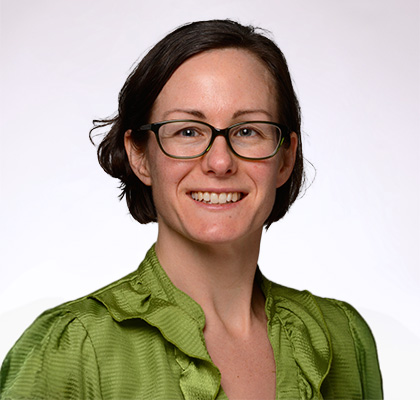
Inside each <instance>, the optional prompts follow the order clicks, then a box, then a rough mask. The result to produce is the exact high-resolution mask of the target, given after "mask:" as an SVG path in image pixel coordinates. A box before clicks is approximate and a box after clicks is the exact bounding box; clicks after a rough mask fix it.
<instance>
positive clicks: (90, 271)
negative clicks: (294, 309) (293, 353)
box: [0, 0, 420, 399]
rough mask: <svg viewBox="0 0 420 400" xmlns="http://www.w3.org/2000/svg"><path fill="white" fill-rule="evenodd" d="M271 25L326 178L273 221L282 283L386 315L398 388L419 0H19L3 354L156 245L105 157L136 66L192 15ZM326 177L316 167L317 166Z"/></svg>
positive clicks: (9, 10)
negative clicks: (95, 141) (49, 314)
mask: <svg viewBox="0 0 420 400" xmlns="http://www.w3.org/2000/svg"><path fill="white" fill-rule="evenodd" d="M227 17H228V18H231V19H235V20H238V21H240V22H242V23H245V24H248V23H251V24H255V25H259V26H262V27H264V28H266V29H268V30H270V31H271V32H272V34H273V37H274V38H275V40H276V41H277V43H278V45H279V46H280V48H281V49H282V50H283V52H284V53H285V55H286V58H287V59H288V62H289V66H290V69H291V73H292V77H293V80H294V82H295V85H296V90H297V93H298V96H299V98H300V101H301V106H302V112H303V131H304V152H305V155H306V158H307V159H309V160H310V161H311V162H312V163H313V164H314V165H315V167H316V170H317V176H316V179H315V181H314V183H313V184H312V186H311V187H310V188H309V189H308V190H307V192H306V194H305V196H304V197H303V198H301V199H300V200H298V201H297V203H296V204H295V205H294V206H293V208H292V209H291V211H290V213H289V214H288V215H287V216H286V217H285V218H284V219H283V220H282V221H280V222H279V223H277V224H275V225H273V226H272V227H271V228H270V229H269V231H268V232H267V233H266V234H264V237H263V243H262V254H261V257H260V266H261V269H262V270H263V272H264V273H265V275H266V276H268V277H269V278H271V279H272V280H275V281H277V282H279V283H281V284H283V285H286V286H291V287H295V288H298V289H309V290H311V291H312V292H313V293H315V294H318V295H322V296H326V297H334V298H338V299H342V300H346V301H348V302H349V303H351V304H352V305H354V306H355V307H356V308H357V309H358V310H359V311H360V312H361V313H362V315H363V316H364V317H365V319H366V320H367V321H368V323H369V324H370V326H371V328H372V330H373V332H374V334H375V337H376V340H377V345H378V348H379V357H380V363H381V367H382V372H383V378H384V388H385V394H386V397H387V398H388V399H408V398H413V396H414V393H413V392H412V390H416V389H414V388H415V386H416V385H415V382H417V380H418V372H419V370H418V360H419V359H420V347H419V341H420V329H419V327H420V321H419V320H420V317H419V315H420V313H419V311H418V307H419V305H420V304H419V298H420V296H419V292H420V272H419V268H420V253H419V252H420V250H419V248H420V232H419V231H420V216H419V202H420V199H419V171H420V167H419V159H420V154H419V150H420V143H419V136H420V130H419V125H420V123H419V115H420V43H419V42H420V39H419V24H420V13H419V3H418V1H417V0H405V1H397V0H370V1H365V0H356V1H355V0H352V1H344V0H343V1H337V0H318V1H311V0H307V1H304V0H294V1H278V0H277V1H274V0H272V1H270V0H259V1H256V0H252V1H251V0H249V1H245V0H237V1H226V0H212V1H207V2H198V1H196V0H177V1H171V0H161V1H154V2H153V1H151V2H149V1H147V2H146V1H140V0H139V1H134V0H125V1H110V0H102V1H82V0H71V1H70V0H68V1H59V0H37V1H32V0H3V1H2V2H1V36H0V39H1V107H0V109H1V143H0V151H1V158H0V162H1V168H0V171H1V186H0V190H1V205H0V214H1V237H0V243H1V246H2V248H1V253H0V254H1V261H0V268H1V275H0V276H1V278H0V279H1V282H0V325H1V329H0V339H1V340H0V359H3V358H4V356H5V355H6V352H7V350H8V349H9V348H10V347H11V346H12V345H13V343H14V342H15V340H16V339H17V338H18V337H19V335H20V334H21V333H22V332H23V330H24V329H25V328H26V327H27V326H28V325H29V324H30V323H31V322H32V321H33V319H34V318H35V317H36V316H37V315H38V314H39V313H41V312H42V311H43V310H45V309H46V308H48V307H52V306H54V305H57V304H59V303H61V302H63V301H66V300H70V299H74V298H77V297H79V296H82V295H85V294H87V293H89V292H91V291H93V290H95V289H97V288H99V287H101V286H104V285H106V284H107V283H110V282H111V281H113V280H115V279H118V278H120V277H121V276H123V275H125V274H126V273H129V272H131V271H132V270H134V269H135V268H136V267H137V265H138V263H139V262H140V261H141V260H142V258H143V256H144V254H145V252H146V250H147V249H148V248H149V246H150V245H151V244H152V243H153V242H154V240H155V237H156V226H153V225H150V226H141V225H139V224H138V223H136V222H135V221H134V220H133V219H132V218H131V217H130V216H129V215H128V212H127V208H126V205H125V202H121V203H120V202H118V200H117V195H118V193H119V191H118V189H117V186H118V182H117V181H115V180H113V179H112V178H110V177H108V176H107V175H106V174H105V173H104V172H103V171H102V170H101V169H100V167H99V165H98V164H97V161H96V153H95V148H94V147H93V146H92V145H91V144H90V143H89V140H88V131H89V129H90V127H91V121H92V119H94V118H97V117H105V116H108V115H110V114H112V113H113V112H114V111H115V110H116V108H117V95H118V92H119V90H120V88H121V86H122V84H123V83H124V81H125V79H126V77H127V75H128V73H129V72H130V70H131V68H132V66H133V64H134V63H135V62H136V61H137V60H138V59H139V58H140V57H141V56H143V55H144V54H145V52H146V51H147V49H149V48H150V47H151V46H152V45H153V44H155V43H156V42H157V40H159V39H160V38H162V37H163V36H164V35H165V34H166V33H168V32H169V31H171V30H172V29H173V28H175V27H177V26H178V25H180V24H182V23H185V22H189V21H193V20H200V19H212V18H227ZM308 173H309V175H310V176H311V177H313V175H314V170H313V168H311V167H310V166H309V167H308Z"/></svg>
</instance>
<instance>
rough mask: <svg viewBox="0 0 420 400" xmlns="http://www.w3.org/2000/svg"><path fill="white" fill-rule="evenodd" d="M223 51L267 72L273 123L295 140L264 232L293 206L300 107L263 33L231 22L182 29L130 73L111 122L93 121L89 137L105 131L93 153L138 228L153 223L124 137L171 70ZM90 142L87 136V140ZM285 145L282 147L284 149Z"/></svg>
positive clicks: (139, 138)
mask: <svg viewBox="0 0 420 400" xmlns="http://www.w3.org/2000/svg"><path fill="white" fill-rule="evenodd" d="M223 48H235V49H244V50H247V51H249V52H251V53H252V54H254V55H255V56H257V57H258V58H259V59H260V60H261V61H262V62H263V64H265V65H266V66H267V68H268V70H269V71H270V72H271V74H272V76H273V78H274V82H275V83H276V86H277V88H276V89H277V93H278V96H277V99H276V101H278V103H279V115H278V121H276V122H278V123H281V124H284V125H286V126H287V127H288V128H290V129H291V130H292V131H293V132H295V133H296V134H297V136H298V147H297V153H296V161H295V165H294V168H293V171H292V174H291V176H290V178H289V179H288V180H287V182H286V183H285V184H284V185H282V186H281V187H279V188H278V189H277V193H276V198H275V202H274V206H273V209H272V211H271V213H270V215H269V217H268V218H267V220H266V221H265V226H266V227H268V226H270V225H271V224H272V223H273V222H275V221H278V220H279V219H280V218H282V217H283V216H284V215H285V214H286V212H287V211H288V210H289V208H290V206H291V205H292V203H293V202H294V201H295V200H296V198H297V196H298V194H299V192H300V190H301V187H302V184H303V177H304V170H303V156H302V142H301V128H300V125H301V117H300V107H299V102H298V100H297V97H296V94H295V92H294V89H293V85H292V81H291V78H290V74H289V70H288V67H287V63H286V59H285V57H284V55H283V53H282V52H281V51H280V49H279V48H278V47H277V45H276V44H275V43H274V42H273V41H272V40H271V39H269V38H268V37H267V36H266V31H264V30H262V29H260V28H255V27H253V26H244V25H241V24H239V23H238V22H234V21H231V20H210V21H199V22H193V23H189V24H186V25H183V26H181V27H179V28H177V29H176V30H174V31H173V32H171V33H169V34H168V35H167V36H166V37H165V38H163V39H162V40H161V41H160V42H159V43H157V44H156V45H155V46H154V47H153V48H152V49H151V50H150V51H149V52H148V53H147V55H146V56H145V57H144V58H143V59H142V60H141V61H140V63H139V64H138V65H137V66H136V67H135V69H134V70H133V71H132V73H131V74H130V75H129V77H128V78H127V80H126V82H125V83H124V86H123V87H122V89H121V91H120V94H119V106H118V112H117V114H116V115H115V116H114V117H110V118H107V119H101V120H94V121H93V123H94V127H93V128H92V130H91V132H90V135H92V131H93V130H94V129H96V128H100V127H102V128H103V127H110V129H109V131H108V133H107V134H106V135H105V137H104V138H103V140H102V141H101V143H100V144H99V147H98V160H99V163H100V165H101V166H102V168H103V169H104V170H105V171H106V172H107V173H108V174H110V175H111V176H113V177H114V178H118V179H119V180H120V182H121V185H120V188H121V194H120V199H122V198H123V197H124V196H125V197H126V200H127V205H128V209H129V211H130V213H131V215H132V216H133V217H134V218H135V219H136V220H137V221H138V222H140V223H142V224H146V223H148V222H153V221H157V214H156V209H155V205H154V202H153V196H152V188H151V187H150V186H147V185H145V184H143V182H141V180H140V179H138V177H137V176H136V175H135V174H134V172H133V171H132V169H131V167H130V164H129V161H128V157H127V154H126V151H125V148H124V135H125V132H126V131H127V130H129V129H136V128H138V127H140V126H141V125H143V124H146V123H149V122H155V121H149V117H150V113H151V110H152V107H153V105H154V103H155V100H156V98H157V96H158V95H159V93H160V92H161V90H162V88H163V87H164V85H165V84H166V82H167V81H168V80H169V78H170V77H171V75H172V74H173V73H174V72H175V70H176V69H177V68H178V67H179V66H180V65H181V64H182V63H184V62H185V61H186V60H187V59H189V58H191V57H193V56H194V55H196V54H199V53H202V52H205V51H209V50H215V49H223ZM91 137H92V136H91ZM132 137H133V136H132ZM147 137H148V135H136V138H135V139H133V140H135V144H136V145H138V146H140V147H141V146H144V145H146V141H147ZM289 145H290V143H287V142H286V143H284V146H286V147H287V146H289Z"/></svg>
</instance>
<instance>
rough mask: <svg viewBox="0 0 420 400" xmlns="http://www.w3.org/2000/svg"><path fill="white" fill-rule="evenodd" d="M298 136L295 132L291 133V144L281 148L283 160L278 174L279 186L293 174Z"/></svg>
mask: <svg viewBox="0 0 420 400" xmlns="http://www.w3.org/2000/svg"><path fill="white" fill-rule="evenodd" d="M298 140H299V139H298V137H297V135H296V133H295V132H292V133H291V134H290V145H289V147H288V148H284V149H282V150H281V157H282V160H281V162H280V169H279V174H278V176H277V188H279V187H280V186H283V185H284V184H285V183H286V182H287V180H288V179H289V178H290V175H291V174H292V171H293V168H294V166H295V160H296V151H297V146H298Z"/></svg>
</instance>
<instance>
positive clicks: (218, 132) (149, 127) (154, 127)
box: [137, 119, 291, 161]
mask: <svg viewBox="0 0 420 400" xmlns="http://www.w3.org/2000/svg"><path fill="white" fill-rule="evenodd" d="M172 122H196V123H199V124H202V125H206V126H208V127H209V128H210V129H211V132H212V135H211V138H210V142H209V144H208V146H207V147H206V149H205V150H204V151H202V152H201V153H200V154H198V155H196V156H174V155H172V154H169V153H167V152H166V151H165V149H164V148H163V146H162V144H161V142H160V138H159V129H160V127H161V126H163V125H166V124H170V123H172ZM250 123H263V124H267V125H273V126H275V127H277V128H279V129H280V132H281V140H280V141H279V143H278V145H277V147H276V149H275V150H274V152H273V153H272V154H270V155H269V156H266V157H258V158H253V157H244V156H241V155H240V154H238V153H237V152H236V151H235V150H234V148H233V147H232V144H231V143H230V139H229V132H230V130H231V129H233V128H236V127H237V126H240V125H246V124H250ZM137 131H138V132H144V131H152V132H153V133H154V134H155V136H156V140H157V142H158V144H159V147H160V149H161V150H162V152H163V153H164V154H165V155H167V156H168V157H170V158H175V159H177V160H192V159H194V158H199V157H202V156H203V155H204V154H206V153H207V152H209V151H210V149H211V147H212V146H213V143H214V140H215V139H216V137H218V136H223V137H224V138H225V140H226V143H227V144H228V147H229V149H230V151H231V152H232V153H233V154H235V156H237V157H239V158H242V159H244V160H249V161H258V160H266V159H268V158H272V157H274V156H275V155H276V154H277V153H278V151H279V149H280V147H281V145H282V144H283V142H284V140H285V138H286V137H289V135H290V133H291V131H290V129H289V128H288V127H287V126H285V125H281V124H278V123H276V122H271V121H244V122H238V123H236V124H233V125H231V126H228V127H227V128H225V129H218V128H215V127H214V126H212V125H210V124H208V123H207V122H203V121H197V120H194V119H174V120H168V121H162V122H154V123H152V124H146V125H142V126H140V128H138V129H137ZM283 132H284V135H283Z"/></svg>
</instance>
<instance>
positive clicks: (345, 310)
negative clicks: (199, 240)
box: [0, 247, 382, 400]
mask: <svg viewBox="0 0 420 400" xmlns="http://www.w3.org/2000/svg"><path fill="white" fill-rule="evenodd" d="M256 279H257V280H258V283H259V284H260V286H261V288H262V290H263V292H264V294H265V297H266V313H267V317H268V335H269V339H270V342H271V344H272V347H273V350H274V355H275V362H276V378H277V380H276V385H277V390H276V393H277V395H276V398H277V399H322V398H323V399H335V400H338V399H381V398H382V382H381V376H380V371H379V366H378V360H377V355H376V348H375V343H374V340H373V337H372V334H371V332H370V330H369V328H368V326H367V325H366V323H365V322H364V321H363V319H362V318H361V317H360V316H359V314H358V313H357V312H356V311H355V310H354V309H353V308H352V307H351V306H349V305H348V304H346V303H343V302H340V301H336V300H330V299H323V298H320V297H315V296H313V295H312V294H310V293H309V292H307V291H304V292H299V291H296V290H293V289H289V288H286V287H283V286H279V285H276V284H273V283H272V282H270V281H268V280H267V279H265V278H264V277H263V276H262V275H261V273H260V272H259V271H258V272H257V277H256ZM204 325H205V317H204V313H203V311H202V309H201V307H200V306H199V305H198V304H197V303H196V302H194V301H193V300H192V299H191V298H190V297H188V296H187V295H186V294H185V293H183V292H181V291H180V290H178V289H177V288H176V287H175V286H174V285H173V284H172V283H171V281H170V280H169V278H168V276H167V275H166V273H165V272H164V270H163V269H162V268H161V266H160V265H159V262H158V260H157V257H156V254H155V251H154V247H152V249H151V250H150V251H149V252H148V254H147V255H146V258H145V260H144V261H143V263H142V264H141V265H140V267H139V269H138V270H137V271H135V272H133V273H132V274H130V275H128V276H126V277H125V278H123V279H120V280H119V281H117V282H115V283H113V284H111V285H109V286H107V287H105V288H104V289H101V290H98V291H97V292H95V293H93V294H91V295H89V296H86V297H84V298H81V299H79V300H76V301H73V302H69V303H66V304H63V305H61V306H59V307H56V308H54V309H51V310H48V311H46V312H45V313H43V314H42V315H41V316H40V317H38V318H37V319H36V320H35V322H34V323H33V324H32V326H30V327H29V328H28V329H27V330H26V332H25V333H24V334H23V335H22V337H21V338H20V339H19V340H18V342H17V343H16V344H15V346H14V347H13V348H12V349H11V351H10V352H9V354H8V355H7V357H6V359H5V360H4V362H3V365H2V369H1V382H0V388H1V389H0V390H1V395H0V397H1V398H2V399H119V400H123V399H166V400H167V399H182V398H185V399H191V400H192V399H194V400H205V399H206V400H207V399H218V400H221V399H226V398H227V397H226V395H225V393H224V392H223V389H222V388H221V386H220V381H221V376H220V372H219V370H218V369H217V367H216V366H215V365H214V364H213V363H212V360H211V358H210V356H209V354H208V352H207V349H206V344H205V340H204V335H203V328H204Z"/></svg>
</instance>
